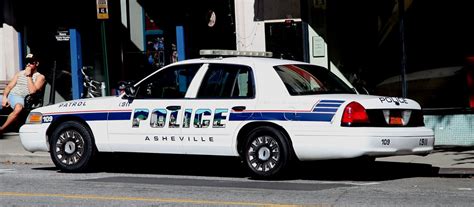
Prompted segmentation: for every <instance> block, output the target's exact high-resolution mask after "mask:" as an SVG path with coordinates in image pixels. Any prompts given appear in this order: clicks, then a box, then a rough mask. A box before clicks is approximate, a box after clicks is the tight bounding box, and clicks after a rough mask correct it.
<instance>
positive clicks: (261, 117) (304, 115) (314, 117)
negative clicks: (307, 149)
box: [229, 112, 334, 122]
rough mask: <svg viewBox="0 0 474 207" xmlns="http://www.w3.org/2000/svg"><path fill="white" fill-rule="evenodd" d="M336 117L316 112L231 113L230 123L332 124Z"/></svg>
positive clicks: (331, 114)
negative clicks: (315, 122) (284, 122)
mask: <svg viewBox="0 0 474 207" xmlns="http://www.w3.org/2000/svg"><path fill="white" fill-rule="evenodd" d="M332 117H334V114H333V113H314V112H298V113H288V112H243V113H231V114H230V116H229V121H287V120H291V121H322V122H330V121H331V120H332Z"/></svg>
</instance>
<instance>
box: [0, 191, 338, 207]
mask: <svg viewBox="0 0 474 207" xmlns="http://www.w3.org/2000/svg"><path fill="white" fill-rule="evenodd" d="M0 196H4V197H5V196H17V197H53V198H71V199H90V200H120V201H145V202H164V203H192V204H213V205H242V206H275V207H293V206H300V205H290V204H273V203H253V202H238V201H211V200H191V199H178V198H146V197H125V196H120V197H118V196H100V195H72V194H55V193H52V194H50V193H17V192H0ZM305 206H308V205H305ZM311 206H330V205H311Z"/></svg>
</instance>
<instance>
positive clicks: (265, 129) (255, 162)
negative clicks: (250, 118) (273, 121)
mask: <svg viewBox="0 0 474 207" xmlns="http://www.w3.org/2000/svg"><path fill="white" fill-rule="evenodd" d="M242 155H243V156H244V158H243V159H244V161H245V163H246V164H247V167H248V169H249V170H250V173H251V174H252V177H254V178H264V179H267V178H276V177H279V176H281V175H282V174H284V173H283V172H284V171H285V170H286V168H287V167H288V165H289V162H290V160H291V159H290V158H291V150H290V146H289V144H288V139H287V137H286V136H285V135H284V134H283V133H282V132H281V131H279V130H277V129H275V128H273V127H269V126H262V127H257V128H255V129H253V130H252V131H250V132H249V134H248V139H247V143H246V144H245V148H244V150H243V154H242Z"/></svg>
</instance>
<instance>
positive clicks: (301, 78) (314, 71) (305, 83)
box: [274, 65, 355, 96]
mask: <svg viewBox="0 0 474 207" xmlns="http://www.w3.org/2000/svg"><path fill="white" fill-rule="evenodd" d="M274 68H275V71H276V72H277V73H278V76H280V78H281V80H282V81H283V83H284V84H285V87H286V89H287V90H288V92H289V93H290V94H291V95H293V96H295V95H313V94H328V93H351V94H354V93H355V92H354V91H353V90H352V89H351V88H350V87H349V86H347V85H346V84H345V83H344V82H343V81H342V80H341V79H339V78H338V77H337V76H336V75H334V74H333V73H331V72H330V71H329V70H328V69H325V68H322V67H319V66H315V65H279V66H275V67H274Z"/></svg>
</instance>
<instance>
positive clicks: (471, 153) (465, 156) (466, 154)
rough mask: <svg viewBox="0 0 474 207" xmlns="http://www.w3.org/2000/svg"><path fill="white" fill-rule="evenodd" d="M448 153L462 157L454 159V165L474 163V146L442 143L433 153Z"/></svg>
mask: <svg viewBox="0 0 474 207" xmlns="http://www.w3.org/2000/svg"><path fill="white" fill-rule="evenodd" d="M438 152H439V153H446V154H447V155H456V156H459V157H460V158H457V159H454V161H456V163H455V164H454V165H462V164H471V163H474V146H451V145H440V146H436V148H435V150H434V151H433V153H438Z"/></svg>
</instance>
